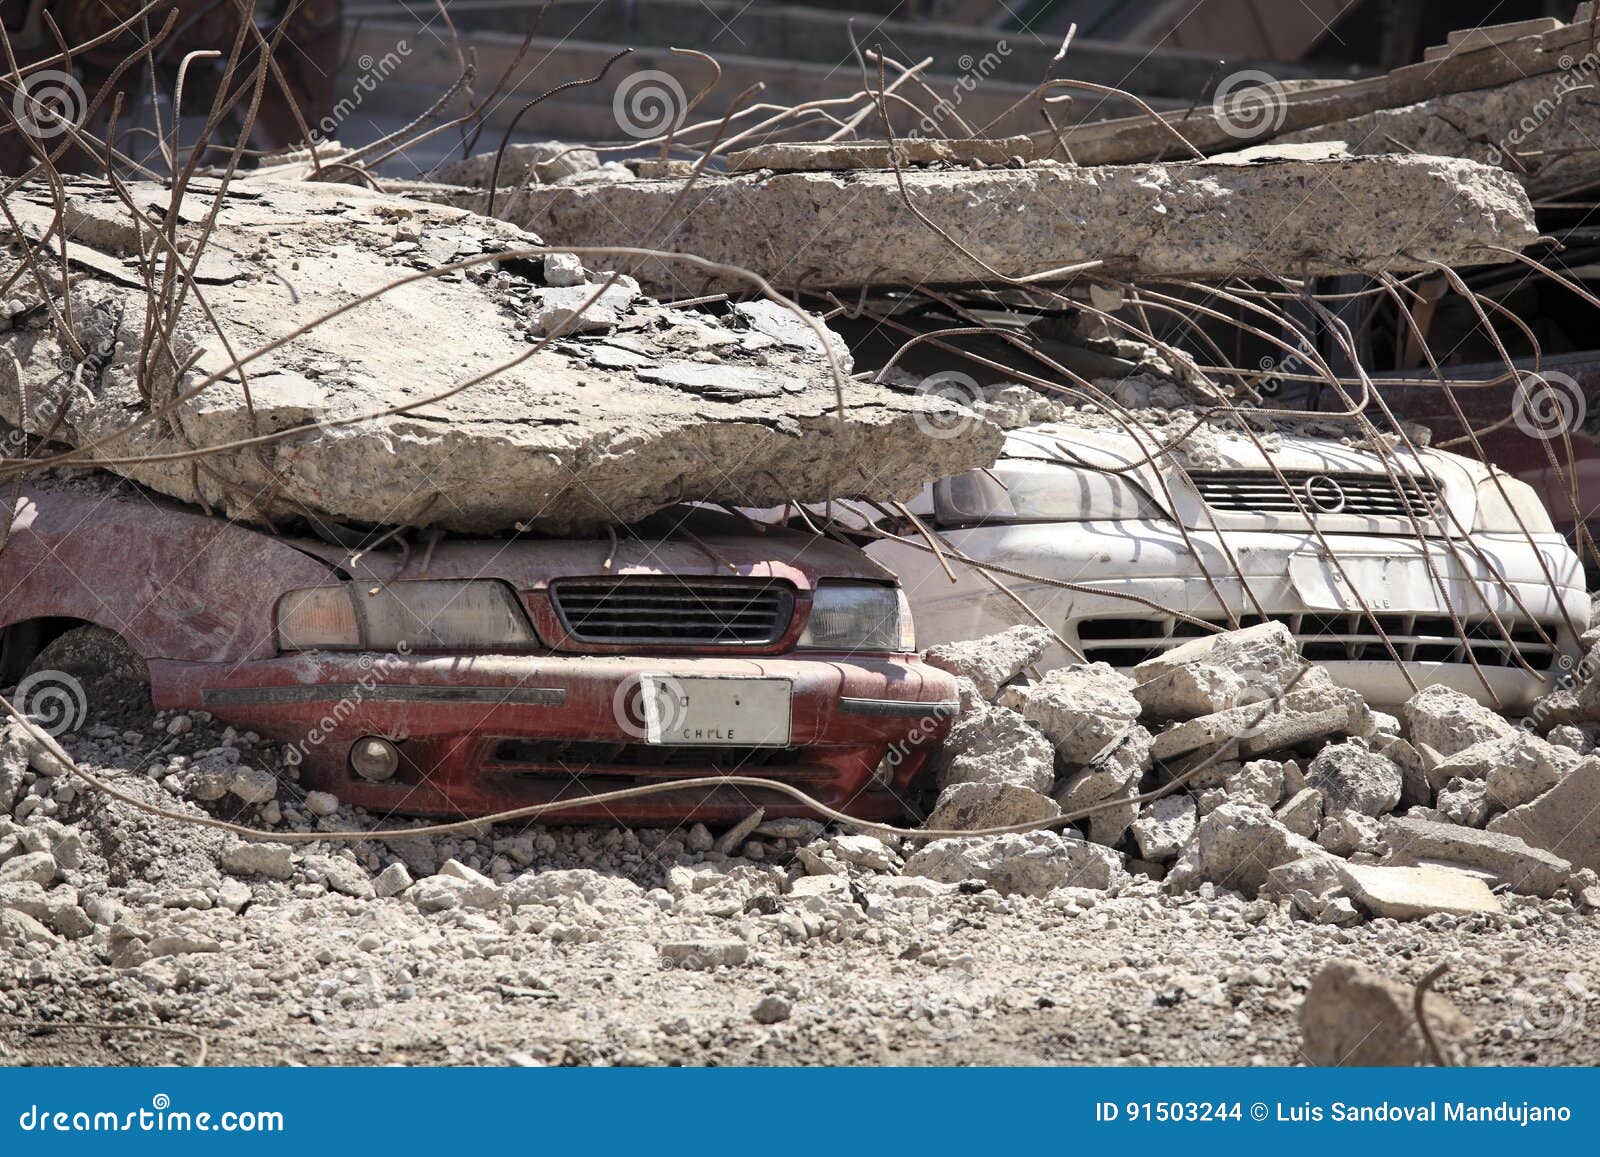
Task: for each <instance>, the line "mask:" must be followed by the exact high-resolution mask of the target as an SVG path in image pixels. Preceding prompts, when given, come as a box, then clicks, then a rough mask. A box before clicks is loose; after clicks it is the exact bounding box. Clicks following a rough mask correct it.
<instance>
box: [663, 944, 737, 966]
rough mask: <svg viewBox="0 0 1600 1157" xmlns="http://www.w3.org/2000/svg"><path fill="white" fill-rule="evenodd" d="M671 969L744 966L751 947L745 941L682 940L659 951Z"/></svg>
mask: <svg viewBox="0 0 1600 1157" xmlns="http://www.w3.org/2000/svg"><path fill="white" fill-rule="evenodd" d="M657 952H658V953H659V954H660V957H661V960H662V963H664V964H666V965H667V967H669V968H685V969H689V970H691V971H697V972H698V971H704V970H705V969H708V968H725V967H732V966H734V965H737V964H743V963H744V962H745V961H746V960H748V959H750V946H749V945H748V944H746V943H745V942H744V941H743V940H680V941H673V942H669V943H666V944H662V945H661V946H660V948H658V949H657Z"/></svg>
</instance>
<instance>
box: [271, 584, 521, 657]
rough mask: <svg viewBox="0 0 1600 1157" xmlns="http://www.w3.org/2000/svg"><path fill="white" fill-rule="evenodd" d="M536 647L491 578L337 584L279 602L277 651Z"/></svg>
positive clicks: (512, 599) (507, 595) (511, 600)
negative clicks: (279, 649) (278, 649)
mask: <svg viewBox="0 0 1600 1157" xmlns="http://www.w3.org/2000/svg"><path fill="white" fill-rule="evenodd" d="M536 642H538V639H537V637H536V636H535V635H534V633H533V628H532V627H531V626H530V625H529V623H528V620H527V617H526V616H525V615H524V614H523V613H522V608H521V607H520V606H518V605H517V600H516V596H515V595H513V594H512V593H511V591H510V590H509V589H508V588H507V587H506V586H505V585H504V584H502V583H499V582H495V581H493V580H477V579H474V580H460V581H458V580H411V581H406V582H392V583H342V584H340V585H338V586H326V587H310V588H307V589H305V590H297V591H290V592H289V593H288V594H286V595H284V596H283V598H282V599H280V600H279V601H278V645H279V647H281V648H282V649H283V650H285V651H306V650H313V649H315V650H347V651H348V650H367V651H394V650H430V651H431V650H445V649H449V648H464V647H470V648H473V649H476V650H482V649H485V648H490V647H526V646H530V645H532V644H534V643H536Z"/></svg>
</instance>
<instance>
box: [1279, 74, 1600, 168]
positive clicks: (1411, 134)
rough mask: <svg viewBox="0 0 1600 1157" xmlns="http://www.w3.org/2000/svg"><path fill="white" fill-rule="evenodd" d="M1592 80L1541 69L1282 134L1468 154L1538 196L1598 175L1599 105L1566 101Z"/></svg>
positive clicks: (1358, 149)
mask: <svg viewBox="0 0 1600 1157" xmlns="http://www.w3.org/2000/svg"><path fill="white" fill-rule="evenodd" d="M1587 86H1588V79H1587V77H1585V76H1584V75H1583V74H1581V73H1578V72H1576V71H1574V70H1569V71H1567V72H1560V73H1544V74H1542V75H1538V76H1530V77H1527V78H1526V79H1521V80H1514V81H1512V82H1510V83H1508V84H1502V85H1497V86H1495V87H1492V88H1475V89H1472V90H1471V91H1468V92H1452V93H1444V94H1441V95H1438V96H1434V97H1430V98H1429V99H1427V100H1423V101H1418V102H1417V103H1415V104H1408V105H1403V106H1401V107H1399V108H1383V109H1377V110H1374V111H1373V112H1369V113H1366V114H1364V115H1362V116H1357V117H1351V118H1349V119H1348V120H1342V121H1337V122H1335V123H1333V124H1328V125H1319V126H1318V127H1316V128H1311V129H1304V130H1301V131H1299V132H1294V133H1288V134H1285V135H1284V136H1282V137H1278V138H1277V140H1279V141H1285V142H1301V141H1306V142H1312V141H1314V142H1327V141H1337V142H1340V143H1341V144H1343V145H1345V146H1346V147H1347V148H1348V149H1349V150H1350V151H1351V152H1352V153H1358V154H1362V155H1373V154H1379V153H1403V152H1406V153H1409V152H1417V153H1428V154H1431V155H1433V156H1441V157H1466V158H1470V159H1472V160H1477V161H1482V162H1484V163H1485V164H1490V165H1499V166H1501V167H1503V168H1504V169H1505V170H1506V171H1507V172H1508V173H1510V174H1512V175H1513V176H1515V177H1516V178H1517V179H1518V180H1520V181H1521V182H1522V183H1523V185H1524V186H1525V187H1526V188H1527V190H1528V192H1529V194H1530V195H1531V196H1533V197H1539V198H1543V197H1551V196H1555V195H1559V194H1562V193H1565V192H1569V191H1571V190H1573V189H1574V188H1583V187H1586V186H1588V185H1589V184H1590V183H1592V181H1593V168H1594V162H1593V155H1592V154H1593V150H1594V140H1595V137H1596V135H1597V134H1600V106H1597V105H1595V104H1594V102H1592V101H1589V100H1586V99H1569V98H1570V97H1572V96H1574V90H1580V89H1583V88H1586V87H1587Z"/></svg>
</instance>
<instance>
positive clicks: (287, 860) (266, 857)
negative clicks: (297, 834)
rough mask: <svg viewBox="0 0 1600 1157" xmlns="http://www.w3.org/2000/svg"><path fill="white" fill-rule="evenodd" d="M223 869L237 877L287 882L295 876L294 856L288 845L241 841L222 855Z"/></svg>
mask: <svg viewBox="0 0 1600 1157" xmlns="http://www.w3.org/2000/svg"><path fill="white" fill-rule="evenodd" d="M221 867H222V870H223V871H224V872H230V873H232V874H233V875H236V876H266V877H267V878H268V879H272V880H287V879H288V878H289V877H290V876H292V875H294V855H293V853H292V852H291V851H290V849H289V845H288V844H267V843H249V842H247V841H241V842H239V843H236V844H234V845H232V846H231V847H229V848H228V849H227V850H226V851H224V852H223V853H222V860H221Z"/></svg>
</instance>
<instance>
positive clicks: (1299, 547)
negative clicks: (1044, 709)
mask: <svg viewBox="0 0 1600 1157" xmlns="http://www.w3.org/2000/svg"><path fill="white" fill-rule="evenodd" d="M945 538H946V539H947V540H948V541H949V542H950V544H951V545H952V546H954V547H956V548H957V549H958V550H960V551H962V552H963V553H965V554H967V555H969V556H971V557H972V558H975V559H978V560H981V561H986V562H993V563H998V564H1000V565H1002V566H1005V567H1007V568H1009V569H1015V570H1017V571H1021V572H1026V573H1028V574H1032V575H1041V576H1046V577H1048V578H1051V579H1056V580H1063V581H1065V582H1067V583H1071V584H1073V585H1072V587H1071V589H1067V588H1064V587H1060V586H1051V585H1048V584H1045V583H1037V582H1029V581H1027V580H1025V579H1015V578H1006V579H1004V581H1005V583H1006V586H1007V587H1008V588H1009V589H1010V590H1012V591H1013V592H1015V593H1016V594H1018V595H1020V596H1021V597H1022V598H1023V599H1024V600H1026V601H1027V603H1028V605H1029V606H1030V607H1032V608H1033V609H1034V610H1035V611H1037V612H1038V613H1039V614H1040V616H1041V617H1042V618H1044V619H1045V621H1046V622H1048V623H1049V624H1050V625H1051V626H1052V627H1054V628H1055V629H1056V630H1057V631H1059V632H1060V633H1061V635H1062V636H1063V637H1064V638H1065V639H1066V640H1067V641H1068V642H1069V643H1071V644H1073V645H1074V646H1075V647H1077V648H1078V649H1079V650H1080V651H1082V652H1083V653H1084V655H1085V656H1086V657H1087V658H1089V659H1091V660H1099V661H1105V662H1108V663H1111V664H1112V665H1113V666H1117V667H1130V666H1132V665H1133V664H1135V663H1137V662H1139V661H1140V660H1142V659H1143V658H1146V657H1148V656H1149V655H1150V654H1153V653H1156V652H1158V651H1159V650H1161V649H1163V648H1165V647H1169V646H1173V645H1175V644H1177V643H1181V642H1183V641H1185V640H1186V639H1187V638H1192V637H1194V635H1196V634H1201V633H1205V632H1204V631H1203V630H1202V629H1199V628H1195V627H1193V626H1192V625H1187V624H1184V623H1183V622H1182V620H1180V619H1179V618H1178V617H1177V615H1176V614H1174V613H1173V612H1179V613H1182V614H1185V615H1190V616H1193V617H1195V618H1200V619H1204V620H1206V621H1207V622H1211V623H1214V624H1216V625H1218V626H1225V625H1226V619H1227V615H1226V613H1225V612H1224V608H1226V610H1227V611H1231V612H1232V613H1233V614H1234V615H1235V616H1237V617H1238V618H1239V619H1240V621H1241V623H1242V624H1248V623H1249V622H1251V621H1257V620H1258V618H1259V615H1260V614H1262V613H1265V615H1266V616H1267V617H1268V618H1272V619H1276V620H1279V621H1282V622H1285V623H1286V624H1287V625H1288V626H1289V627H1290V629H1291V630H1292V631H1294V633H1295V635H1296V637H1297V638H1298V639H1299V640H1300V642H1301V645H1302V649H1303V651H1304V653H1305V655H1306V657H1307V658H1309V659H1312V660H1313V661H1315V662H1317V663H1319V664H1320V665H1323V666H1326V667H1327V669H1328V671H1329V673H1330V674H1331V675H1332V676H1333V678H1334V679H1335V680H1337V681H1339V682H1341V683H1343V684H1345V685H1347V686H1350V687H1354V688H1355V689H1357V690H1359V691H1361V692H1362V693H1363V694H1364V695H1365V696H1367V698H1368V699H1369V701H1370V702H1372V703H1373V704H1374V705H1375V706H1391V707H1392V706H1394V705H1397V704H1399V703H1401V702H1403V701H1404V700H1405V699H1406V698H1408V697H1409V696H1410V694H1411V693H1412V686H1413V684H1415V685H1416V686H1418V687H1420V686H1426V685H1428V684H1432V683H1441V684H1444V685H1446V686H1450V687H1454V688H1456V689H1457V690H1460V691H1462V692H1464V693H1466V694H1468V695H1471V696H1473V697H1474V698H1477V699H1479V700H1480V701H1483V702H1488V703H1496V702H1498V705H1499V706H1500V707H1501V708H1502V709H1505V710H1517V709H1521V708H1525V707H1526V706H1527V705H1528V704H1529V703H1531V702H1532V701H1533V700H1534V699H1535V698H1537V697H1538V696H1539V695H1541V694H1544V693H1545V692H1546V691H1548V690H1550V689H1552V688H1553V686H1554V685H1555V682H1556V680H1557V679H1558V678H1559V677H1560V675H1561V674H1562V663H1563V660H1564V658H1568V657H1571V656H1574V655H1576V652H1577V640H1576V638H1575V636H1574V633H1573V631H1572V630H1571V629H1570V628H1569V625H1568V623H1569V620H1570V622H1571V623H1572V624H1573V625H1576V626H1577V628H1578V629H1579V630H1583V629H1585V628H1586V627H1587V625H1588V618H1589V596H1588V593H1587V591H1586V589H1585V586H1584V581H1583V572H1582V567H1581V565H1580V564H1579V562H1578V559H1577V556H1576V555H1574V554H1573V553H1572V551H1571V549H1570V548H1569V547H1568V546H1567V545H1566V542H1565V541H1564V540H1563V539H1561V538H1560V537H1559V536H1558V535H1541V536H1536V537H1535V544H1536V546H1537V553H1535V549H1534V547H1532V546H1530V545H1529V543H1528V542H1527V540H1526V539H1524V538H1522V537H1521V536H1520V535H1492V534H1475V535H1474V536H1473V539H1472V541H1473V543H1475V544H1476V546H1477V548H1478V550H1480V551H1481V552H1482V557H1478V555H1477V554H1476V552H1475V551H1473V550H1472V548H1471V547H1470V546H1468V544H1466V543H1464V542H1462V543H1458V546H1459V548H1460V557H1454V556H1452V554H1451V552H1450V551H1449V550H1448V549H1447V548H1446V546H1445V544H1443V543H1442V542H1438V541H1433V542H1430V543H1429V544H1428V545H1427V546H1424V545H1423V544H1422V543H1419V542H1417V541H1416V540H1414V539H1410V538H1398V537H1382V536H1371V535H1349V534H1340V535H1329V536H1328V540H1329V542H1330V543H1331V544H1332V545H1333V548H1334V550H1335V552H1336V555H1337V557H1338V559H1339V562H1340V567H1335V566H1333V565H1332V564H1331V563H1329V562H1328V561H1327V558H1326V557H1325V555H1324V554H1323V552H1322V551H1321V550H1320V547H1319V544H1318V542H1317V540H1316V538H1315V537H1314V536H1312V535H1310V534H1305V533H1283V532H1229V533H1228V534H1227V536H1226V542H1227V546H1228V548H1229V550H1230V551H1231V552H1232V560H1233V561H1230V559H1229V557H1228V555H1227V554H1226V553H1224V551H1223V549H1222V541H1221V538H1220V536H1218V535H1217V534H1215V533H1211V532H1206V531H1197V530H1196V531H1190V532H1189V538H1190V540H1191V542H1192V543H1193V546H1194V550H1193V551H1191V550H1190V548H1189V547H1188V546H1187V545H1186V544H1185V543H1184V541H1183V539H1182V537H1181V536H1180V535H1179V534H1178V533H1177V531H1176V528H1175V527H1174V526H1173V524H1171V523H1168V522H1158V521H1154V520H1148V521H1146V520H1128V521H1117V522H1088V523H1050V524H1036V525H1026V526H1010V527H986V528H980V529H972V530H958V531H946V532H945ZM868 553H869V554H871V555H873V556H874V557H876V558H878V559H879V561H884V562H886V563H888V565H890V566H891V567H894V568H895V569H898V570H900V571H901V578H902V581H903V582H904V584H905V586H906V589H907V593H908V595H909V597H910V598H911V601H912V606H913V608H914V612H915V615H916V621H917V630H918V634H919V636H920V638H921V641H922V642H923V643H924V644H925V645H926V644H932V643H939V642H945V641H949V640H954V639H963V638H974V637H979V636H982V635H984V634H987V633H990V632H992V631H997V630H1002V629H1004V628H1006V627H1008V626H1012V625H1015V624H1016V623H1018V622H1025V621H1028V620H1026V619H1025V618H1021V617H1019V614H1020V613H1019V611H1018V609H1017V608H1016V606H1015V605H1014V604H1013V603H1012V602H1011V601H1010V600H1009V599H1008V598H1006V597H1005V596H1004V595H1002V594H1001V593H999V592H997V591H995V590H994V588H993V587H991V586H989V585H988V584H986V583H984V582H983V581H982V580H981V579H980V578H978V577H977V576H974V575H971V574H970V573H968V574H965V575H959V574H958V577H959V578H960V580H961V581H960V582H958V584H956V585H951V584H950V583H949V582H948V580H947V579H945V578H944V576H943V574H942V573H941V572H936V571H935V570H934V567H935V566H936V564H934V563H922V564H920V568H921V569H920V570H919V572H918V573H917V574H915V575H907V574H906V573H905V567H906V566H908V565H911V560H906V559H902V558H900V557H898V556H897V557H896V558H894V559H893V560H892V561H891V560H890V559H888V558H886V557H885V556H884V554H883V553H882V551H881V550H880V549H879V548H877V547H873V548H869V550H868ZM1196 554H1198V555H1199V560H1198V561H1197V559H1196ZM1541 556H1542V562H1541ZM1235 562H1236V563H1237V572H1236V571H1235V566H1234V563H1235ZM1430 562H1431V564H1432V571H1433V573H1432V574H1430V571H1429V563H1430ZM1202 563H1203V564H1204V568H1203V569H1202V565H1201V564H1202ZM1341 568H1342V569H1343V571H1344V574H1342V575H1341V573H1340V569H1341ZM1547 570H1548V572H1549V575H1550V576H1551V577H1553V578H1554V579H1555V582H1554V584H1552V583H1550V582H1549V581H1547V578H1546V571H1547ZM1241 573H1242V576H1243V579H1242V581H1241V577H1240V574H1241ZM1207 574H1209V576H1210V581H1209V582H1208V581H1207V577H1206V576H1207ZM1435 576H1437V579H1436V578H1435ZM1441 585H1442V586H1443V588H1444V590H1443V591H1442V592H1441V590H1440V586H1441ZM1247 588H1248V593H1247ZM1352 588H1353V589H1354V591H1355V592H1359V594H1360V596H1361V598H1362V599H1365V601H1366V602H1367V604H1368V606H1369V607H1370V609H1371V610H1372V611H1373V613H1374V614H1376V615H1377V616H1378V618H1379V621H1380V623H1381V624H1382V626H1383V629H1384V633H1385V634H1387V635H1388V636H1389V638H1390V642H1391V643H1392V644H1393V645H1394V647H1395V650H1396V653H1398V654H1399V655H1400V657H1401V659H1402V665H1397V664H1395V663H1394V662H1393V661H1392V659H1391V658H1390V655H1389V652H1388V649H1387V648H1386V647H1385V646H1384V644H1383V641H1382V638H1381V637H1380V636H1379V635H1378V634H1377V633H1376V632H1375V631H1374V630H1373V629H1372V625H1371V623H1370V621H1369V620H1367V619H1366V617H1365V615H1364V614H1362V612H1361V610H1360V603H1359V601H1358V600H1357V598H1356V597H1355V595H1354V593H1353V592H1352ZM1252 596H1253V597H1252ZM1452 610H1453V611H1454V613H1455V616H1456V618H1457V619H1458V620H1461V621H1462V622H1463V624H1464V625H1465V626H1466V627H1467V629H1468V634H1469V638H1470V646H1471V655H1470V658H1469V656H1468V654H1467V651H1466V649H1465V648H1464V647H1463V646H1462V645H1461V643H1460V640H1459V639H1458V638H1457V637H1456V636H1455V632H1454V628H1453V626H1452V625H1451V623H1450V613H1451V611H1452ZM1491 612H1492V614H1493V615H1494V616H1498V617H1499V618H1500V620H1501V621H1502V622H1503V623H1504V624H1505V626H1506V628H1507V630H1508V631H1510V632H1511V633H1512V639H1513V642H1514V643H1515V645H1516V647H1517V650H1518V652H1519V653H1520V654H1521V655H1522V657H1523V659H1524V660H1525V661H1526V662H1527V663H1528V665H1529V666H1530V667H1532V668H1533V669H1534V672H1533V673H1530V672H1529V671H1528V670H1526V669H1524V668H1523V667H1522V666H1521V665H1520V664H1518V663H1517V662H1516V660H1515V659H1514V658H1512V657H1511V654H1510V650H1511V648H1510V646H1509V645H1508V644H1507V643H1506V641H1505V639H1504V637H1503V636H1502V635H1501V634H1500V632H1499V630H1498V629H1497V628H1496V627H1495V626H1494V625H1493V620H1492V618H1491ZM1534 624H1538V625H1539V628H1542V631H1543V635H1542V636H1541V633H1540V629H1536V628H1535V626H1534ZM1546 638H1548V640H1549V641H1548V642H1546ZM1551 644H1554V645H1553V646H1552V645H1551ZM1472 660H1476V661H1477V664H1478V669H1476V670H1475V669H1474V666H1473V663H1472ZM1069 661H1071V656H1070V655H1069V654H1068V653H1067V652H1066V651H1065V650H1063V649H1062V648H1060V647H1055V648H1053V649H1052V652H1051V653H1050V654H1049V655H1047V657H1046V660H1045V663H1044V665H1045V666H1046V667H1050V666H1058V665H1061V664H1063V663H1066V662H1069ZM1402 666H1403V669H1402ZM1480 672H1481V675H1480Z"/></svg>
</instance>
